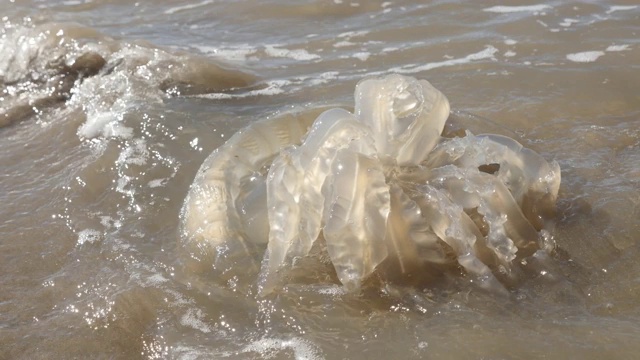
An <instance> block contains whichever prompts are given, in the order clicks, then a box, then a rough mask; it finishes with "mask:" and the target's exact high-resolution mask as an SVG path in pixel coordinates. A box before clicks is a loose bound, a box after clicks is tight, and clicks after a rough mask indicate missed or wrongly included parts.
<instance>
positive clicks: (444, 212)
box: [413, 184, 505, 292]
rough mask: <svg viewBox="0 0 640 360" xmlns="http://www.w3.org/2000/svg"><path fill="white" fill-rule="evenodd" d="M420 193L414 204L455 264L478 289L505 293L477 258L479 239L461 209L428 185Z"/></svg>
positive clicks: (439, 191) (469, 220)
mask: <svg viewBox="0 0 640 360" xmlns="http://www.w3.org/2000/svg"><path fill="white" fill-rule="evenodd" d="M420 193H421V195H417V196H414V197H413V198H414V200H415V201H416V203H417V204H418V205H419V206H420V208H421V209H422V212H423V214H424V215H423V216H424V218H425V219H427V221H428V222H429V225H430V226H431V229H432V230H433V232H434V233H435V234H436V235H437V236H438V237H439V238H440V239H441V240H442V241H444V242H445V243H446V244H447V245H449V246H450V247H451V248H452V249H453V251H454V252H455V253H456V255H457V260H458V263H459V264H460V265H461V266H462V267H463V268H464V269H465V270H466V271H467V273H469V274H471V275H474V276H475V277H476V279H477V282H478V284H479V286H480V287H482V288H486V289H491V290H495V291H499V292H504V291H505V289H504V286H503V285H502V284H501V283H500V282H499V281H498V279H497V278H496V277H495V276H494V275H493V272H492V271H491V269H490V268H489V266H487V265H486V263H485V262H484V261H482V259H479V258H478V257H477V256H476V255H477V254H478V252H477V251H476V243H477V240H478V238H479V237H481V236H482V235H481V234H480V233H479V231H478V229H477V227H476V226H475V223H474V222H473V220H471V218H469V216H468V215H467V214H466V213H465V212H464V209H463V208H462V206H460V205H457V204H455V203H454V202H453V201H452V200H451V199H450V198H449V197H448V196H447V194H446V192H444V191H443V190H440V189H437V188H435V187H433V186H431V185H428V184H427V185H423V186H422V187H421V192H420Z"/></svg>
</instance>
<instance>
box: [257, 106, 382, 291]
mask: <svg viewBox="0 0 640 360" xmlns="http://www.w3.org/2000/svg"><path fill="white" fill-rule="evenodd" d="M369 133H370V129H368V128H367V127H366V126H365V125H364V124H362V123H360V122H358V121H357V120H356V119H355V117H354V116H353V114H351V113H350V112H348V111H346V110H343V109H332V110H328V111H326V112H324V113H322V114H321V115H320V116H319V117H318V119H317V120H316V121H315V122H314V124H313V125H312V127H311V130H310V131H309V133H308V135H307V137H306V139H305V141H304V143H302V144H301V145H300V146H298V147H291V148H289V149H287V150H286V151H283V152H282V153H281V155H280V156H279V157H278V158H276V160H275V161H274V162H273V164H272V166H271V168H270V169H269V175H268V177H267V205H268V209H267V213H268V219H269V224H270V230H269V242H268V247H267V256H266V257H265V261H266V262H267V263H268V264H267V265H266V266H265V267H264V268H265V271H266V274H265V275H264V276H263V278H264V280H263V284H262V285H261V287H262V291H263V292H264V293H266V292H268V291H270V290H271V289H272V288H273V286H275V284H276V283H277V278H278V275H277V274H278V270H279V269H280V268H281V267H283V266H286V265H288V266H290V265H291V262H292V261H293V259H294V258H296V257H299V256H306V255H307V254H308V253H309V251H310V250H311V247H312V245H313V243H314V241H315V240H316V239H317V238H318V235H319V234H320V231H321V229H322V219H323V209H324V204H325V198H324V195H323V194H322V186H323V184H324V183H325V179H326V178H327V176H329V175H330V174H331V173H332V163H333V162H334V159H335V157H336V153H337V152H338V151H340V150H341V149H344V148H350V149H353V151H357V152H359V153H366V154H371V155H373V154H374V153H375V150H374V148H373V140H372V139H371V138H370V137H369Z"/></svg>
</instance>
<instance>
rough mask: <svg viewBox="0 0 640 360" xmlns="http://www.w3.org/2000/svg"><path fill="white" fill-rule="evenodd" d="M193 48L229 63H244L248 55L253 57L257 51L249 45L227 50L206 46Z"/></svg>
mask: <svg viewBox="0 0 640 360" xmlns="http://www.w3.org/2000/svg"><path fill="white" fill-rule="evenodd" d="M194 47H195V48H196V49H198V50H200V51H202V52H203V53H205V54H208V55H211V56H213V57H215V58H218V59H221V60H225V61H229V62H246V61H247V60H248V59H249V56H250V55H255V53H256V52H257V51H258V49H256V48H255V47H252V46H251V45H249V44H243V45H238V46H234V47H229V48H219V47H213V46H207V45H194Z"/></svg>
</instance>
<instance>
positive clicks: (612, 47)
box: [606, 44, 631, 51]
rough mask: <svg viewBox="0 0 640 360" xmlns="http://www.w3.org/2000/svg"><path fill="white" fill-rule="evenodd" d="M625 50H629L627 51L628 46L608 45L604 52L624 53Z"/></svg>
mask: <svg viewBox="0 0 640 360" xmlns="http://www.w3.org/2000/svg"><path fill="white" fill-rule="evenodd" d="M626 50H631V49H629V45H627V44H623V45H609V47H607V50H606V51H626Z"/></svg>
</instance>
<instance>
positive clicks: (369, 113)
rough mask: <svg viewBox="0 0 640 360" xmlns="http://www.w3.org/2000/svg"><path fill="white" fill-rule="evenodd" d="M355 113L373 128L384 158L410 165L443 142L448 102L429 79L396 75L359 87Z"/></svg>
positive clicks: (381, 155) (361, 83)
mask: <svg viewBox="0 0 640 360" xmlns="http://www.w3.org/2000/svg"><path fill="white" fill-rule="evenodd" d="M355 114H356V116H357V117H358V118H359V119H360V121H362V122H363V123H365V124H367V125H369V127H370V128H371V130H372V133H373V137H374V139H375V143H376V148H377V150H378V154H379V156H380V157H381V158H384V159H391V160H392V161H393V162H396V163H397V164H398V165H400V166H411V165H418V164H419V163H420V162H422V161H423V160H424V159H425V158H426V156H427V155H428V154H429V152H430V151H431V150H432V149H433V148H434V147H435V145H436V144H437V142H438V140H439V139H440V134H441V133H442V130H443V129H444V125H445V122H446V120H447V118H448V117H449V101H448V100H447V98H446V96H444V94H443V93H442V92H440V91H439V90H438V89H436V88H435V87H433V85H431V84H430V83H429V82H428V81H426V80H416V79H414V78H411V77H407V76H402V75H395V74H394V75H389V76H386V77H382V78H371V79H365V80H362V81H360V82H359V83H358V84H357V85H356V91H355Z"/></svg>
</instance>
